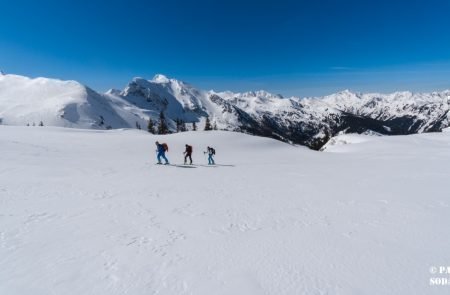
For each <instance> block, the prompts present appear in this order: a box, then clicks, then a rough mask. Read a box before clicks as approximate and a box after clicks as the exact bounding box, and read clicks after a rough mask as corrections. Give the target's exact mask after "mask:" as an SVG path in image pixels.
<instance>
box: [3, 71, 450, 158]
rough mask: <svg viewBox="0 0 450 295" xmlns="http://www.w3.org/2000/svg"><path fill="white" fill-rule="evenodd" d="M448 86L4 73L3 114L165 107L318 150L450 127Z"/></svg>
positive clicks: (59, 122) (66, 119)
mask: <svg viewBox="0 0 450 295" xmlns="http://www.w3.org/2000/svg"><path fill="white" fill-rule="evenodd" d="M449 98H450V91H444V92H439V93H438V92H433V93H429V94H426V93H410V92H396V93H393V94H388V95H385V94H376V93H375V94H374V93H372V94H359V93H352V92H350V91H342V92H339V93H336V94H332V95H329V96H325V97H316V98H303V99H300V98H296V97H291V98H284V97H282V96H281V95H274V94H271V93H268V92H266V91H262V90H261V91H250V92H245V93H233V92H230V91H225V92H214V91H212V90H211V91H204V90H200V89H197V88H195V87H193V86H192V85H189V84H188V83H185V82H182V81H179V80H176V79H171V78H168V77H166V76H163V75H156V76H155V77H154V78H153V79H152V80H146V79H143V78H134V79H133V80H132V81H131V82H130V83H129V84H128V85H127V86H126V87H125V89H124V90H122V91H121V90H114V89H112V90H110V91H108V92H107V93H105V94H99V93H96V92H95V91H93V90H91V89H89V88H88V87H85V86H83V85H81V84H79V83H77V82H74V81H60V80H52V79H45V78H38V79H29V78H26V77H21V76H14V75H2V76H0V119H1V121H2V122H3V124H6V125H26V124H32V123H35V124H38V122H40V121H43V123H44V124H45V125H50V126H62V127H75V128H94V129H109V128H135V127H138V128H139V127H142V128H145V127H146V125H147V121H148V119H150V118H151V119H152V120H154V121H156V123H157V122H158V120H159V114H160V112H164V114H165V116H166V118H167V123H168V125H169V128H170V129H171V130H172V131H175V130H176V124H175V121H177V120H182V121H184V122H186V123H188V126H187V127H188V129H190V128H192V125H191V124H190V123H193V122H196V123H197V125H198V128H200V129H202V128H203V126H204V122H205V120H206V118H207V117H209V118H210V120H211V121H212V122H213V124H214V125H215V126H216V127H217V128H218V129H223V130H230V131H240V132H245V133H249V134H254V135H261V136H266V137H272V138H275V139H279V140H282V141H286V142H292V143H295V144H302V145H306V146H308V147H310V148H312V149H320V148H321V147H322V146H323V145H324V144H325V143H326V142H328V140H329V139H330V138H331V137H333V136H335V135H337V134H339V133H340V132H345V133H363V132H366V131H368V130H372V131H375V132H378V133H381V134H386V135H404V134H413V133H422V132H436V131H441V130H442V129H443V128H445V127H448V126H449V124H450V120H449V116H450V115H449Z"/></svg>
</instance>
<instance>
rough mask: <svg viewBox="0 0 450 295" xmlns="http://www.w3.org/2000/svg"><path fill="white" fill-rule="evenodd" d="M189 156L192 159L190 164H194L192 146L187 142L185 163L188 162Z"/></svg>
mask: <svg viewBox="0 0 450 295" xmlns="http://www.w3.org/2000/svg"><path fill="white" fill-rule="evenodd" d="M188 158H189V161H190V163H189V164H191V165H192V146H190V145H188V144H187V145H186V150H185V151H184V164H185V165H186V164H187V159H188Z"/></svg>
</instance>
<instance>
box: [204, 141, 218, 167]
mask: <svg viewBox="0 0 450 295" xmlns="http://www.w3.org/2000/svg"><path fill="white" fill-rule="evenodd" d="M205 154H208V165H215V164H216V163H215V162H214V158H213V157H214V155H215V154H216V150H215V149H214V148H212V147H210V146H208V147H207V148H206V152H205Z"/></svg>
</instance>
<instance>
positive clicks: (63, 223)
mask: <svg viewBox="0 0 450 295" xmlns="http://www.w3.org/2000/svg"><path fill="white" fill-rule="evenodd" d="M353 137H355V138H356V137H358V136H357V135H354V136H353ZM156 140H159V141H160V142H166V143H168V145H169V153H168V157H169V159H170V161H171V162H172V163H173V164H180V163H182V161H183V160H182V159H183V155H182V151H183V148H184V145H185V144H186V143H188V144H191V145H192V146H193V148H194V154H193V158H194V163H195V164H196V165H197V166H194V167H197V168H196V169H182V168H179V167H176V166H159V165H155V146H154V142H155V141H156ZM347 141H348V142H349V144H346V145H341V146H336V149H340V150H339V152H340V153H331V152H330V153H319V152H314V151H311V150H309V149H306V148H302V147H293V146H291V145H288V144H284V143H282V142H280V141H275V140H272V139H268V138H262V137H254V136H249V135H245V134H241V133H232V132H222V131H218V132H215V131H212V132H200V131H198V132H185V133H179V134H174V135H168V136H153V135H150V134H148V133H147V132H143V131H137V130H111V131H102V130H79V129H68V128H51V127H44V128H40V127H16V126H0V162H1V163H2V165H1V167H0V203H1V206H0V282H1V283H0V294H17V295H28V294H33V295H40V294H66V295H70V294H74V295H79V294H95V295H102V294H105V295H106V294H107V295H114V294H135V295H139V294H177V295H178V294H207V295H210V294H246V295H247V294H279V295H283V294H384V295H389V294H392V295H401V294H405V295H410V294H431V295H432V294H448V292H449V289H448V288H449V286H430V279H431V278H435V277H446V275H439V274H435V273H430V269H431V268H430V267H432V266H435V267H436V266H448V263H449V261H450V253H449V252H448V248H449V246H450V236H449V235H448V224H450V203H449V199H448V194H447V193H446V192H447V191H448V179H449V177H450V166H449V165H447V163H449V161H450V153H449V152H448V149H449V147H450V133H447V132H444V133H434V134H421V135H411V136H394V137H387V136H373V137H370V138H369V139H367V140H365V139H364V140H359V141H357V140H350V139H348V140H347ZM358 142H359V143H358ZM207 145H212V146H213V147H215V149H216V151H217V154H216V162H217V163H218V164H219V165H217V166H208V165H205V164H206V158H205V155H204V154H203V153H202V152H203V151H204V149H205V148H206V146H207ZM330 151H332V150H330ZM334 151H338V150H334ZM431 270H433V269H431Z"/></svg>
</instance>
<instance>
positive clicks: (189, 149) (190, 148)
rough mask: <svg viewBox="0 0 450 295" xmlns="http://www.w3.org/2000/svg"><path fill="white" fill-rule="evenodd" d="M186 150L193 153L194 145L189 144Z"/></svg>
mask: <svg viewBox="0 0 450 295" xmlns="http://www.w3.org/2000/svg"><path fill="white" fill-rule="evenodd" d="M186 151H187V152H188V153H192V146H191V145H188V146H187V147H186Z"/></svg>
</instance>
